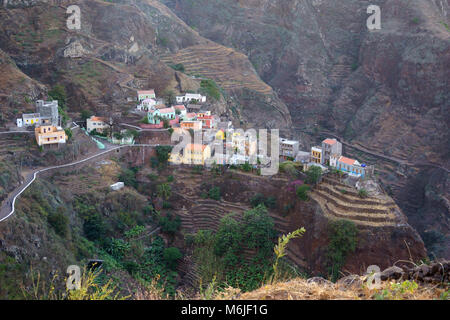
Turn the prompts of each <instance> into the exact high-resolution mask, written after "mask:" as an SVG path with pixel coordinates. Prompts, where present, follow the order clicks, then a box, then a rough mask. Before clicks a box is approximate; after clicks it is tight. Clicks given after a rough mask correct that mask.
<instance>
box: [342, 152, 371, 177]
mask: <svg viewBox="0 0 450 320" xmlns="http://www.w3.org/2000/svg"><path fill="white" fill-rule="evenodd" d="M336 169H338V170H340V171H343V172H346V173H348V174H349V175H352V176H357V177H362V178H364V176H365V175H366V165H365V164H361V163H359V162H358V160H355V159H350V158H347V157H344V156H340V157H339V159H338V160H337V165H336Z"/></svg>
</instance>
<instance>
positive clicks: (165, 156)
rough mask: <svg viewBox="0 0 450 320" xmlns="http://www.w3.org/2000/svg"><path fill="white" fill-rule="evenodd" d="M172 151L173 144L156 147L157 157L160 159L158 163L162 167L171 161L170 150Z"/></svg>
mask: <svg viewBox="0 0 450 320" xmlns="http://www.w3.org/2000/svg"><path fill="white" fill-rule="evenodd" d="M171 151H172V146H157V147H156V157H157V160H158V165H159V166H160V167H166V166H167V163H168V162H169V158H170V152H171Z"/></svg>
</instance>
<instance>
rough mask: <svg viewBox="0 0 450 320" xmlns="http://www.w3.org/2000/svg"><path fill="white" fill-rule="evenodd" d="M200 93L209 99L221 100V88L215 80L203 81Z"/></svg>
mask: <svg viewBox="0 0 450 320" xmlns="http://www.w3.org/2000/svg"><path fill="white" fill-rule="evenodd" d="M199 92H200V93H201V94H204V95H207V96H208V97H210V98H212V99H214V100H216V101H217V100H220V95H221V94H220V88H219V86H218V85H217V84H216V83H215V82H214V80H210V79H208V80H202V81H201V82H200V90H199Z"/></svg>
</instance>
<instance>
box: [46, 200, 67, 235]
mask: <svg viewBox="0 0 450 320" xmlns="http://www.w3.org/2000/svg"><path fill="white" fill-rule="evenodd" d="M47 221H48V223H49V224H50V225H51V226H52V228H53V229H54V230H55V232H56V233H57V234H58V235H60V236H61V237H64V238H65V237H66V236H67V233H68V227H69V218H67V216H66V215H65V214H64V208H63V207H59V208H58V209H57V210H56V211H50V212H49V214H48V216H47Z"/></svg>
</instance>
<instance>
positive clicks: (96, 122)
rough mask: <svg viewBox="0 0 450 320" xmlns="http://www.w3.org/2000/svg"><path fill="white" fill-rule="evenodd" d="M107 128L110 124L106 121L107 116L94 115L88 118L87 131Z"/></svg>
mask: <svg viewBox="0 0 450 320" xmlns="http://www.w3.org/2000/svg"><path fill="white" fill-rule="evenodd" d="M107 128H109V124H108V123H107V122H106V119H105V118H102V117H96V116H92V117H90V118H89V119H86V130H87V132H91V131H92V130H94V129H95V131H97V132H103V131H104V130H105V129H107Z"/></svg>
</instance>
